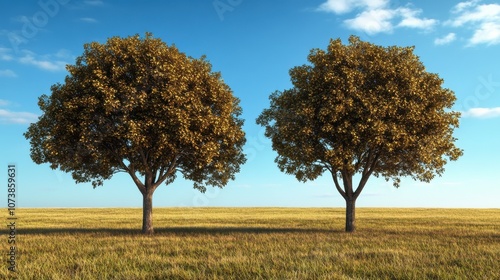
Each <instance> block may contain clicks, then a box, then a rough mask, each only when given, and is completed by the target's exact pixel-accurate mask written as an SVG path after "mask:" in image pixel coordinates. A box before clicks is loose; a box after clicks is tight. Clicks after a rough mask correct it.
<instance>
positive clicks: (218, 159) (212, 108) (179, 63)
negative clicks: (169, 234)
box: [25, 33, 245, 234]
mask: <svg viewBox="0 0 500 280" xmlns="http://www.w3.org/2000/svg"><path fill="white" fill-rule="evenodd" d="M67 70H68V71H69V75H68V76H66V78H65V82H64V84H55V85H53V86H52V87H51V91H52V94H51V95H50V96H47V95H42V96H41V97H40V98H39V102H38V105H39V106H40V109H41V110H42V112H43V114H42V116H41V117H40V118H39V120H38V122H37V123H34V124H31V125H30V127H29V129H28V131H27V132H26V133H25V137H26V138H27V139H29V141H30V144H31V158H32V159H33V161H34V162H35V163H37V164H41V163H50V164H51V165H50V166H51V168H53V169H56V168H60V169H61V170H62V171H65V172H71V173H72V176H73V178H74V180H75V181H76V182H77V183H83V182H92V185H93V186H94V188H95V187H97V186H100V185H102V184H103V181H104V180H107V179H110V178H111V177H112V176H113V175H114V174H115V173H117V172H126V173H128V174H129V175H130V177H131V178H132V180H133V182H134V183H135V185H136V186H137V188H138V189H139V191H140V192H141V194H142V195H143V225H142V231H143V232H144V233H146V234H152V233H153V232H154V230H153V224H152V208H153V204H152V203H153V193H154V191H155V190H156V189H157V188H158V187H159V186H160V185H161V184H162V183H164V182H165V184H170V183H172V182H173V181H174V179H175V178H176V175H177V173H181V174H182V175H183V177H184V178H185V179H188V180H192V181H193V182H194V188H196V189H198V190H200V191H202V192H204V191H205V190H206V188H205V186H206V185H211V186H217V187H221V188H222V187H223V186H225V185H226V184H227V183H228V181H229V180H230V179H231V180H234V174H235V173H237V172H239V170H240V165H241V164H243V163H244V162H245V156H244V154H243V152H242V149H243V145H244V143H245V134H244V132H243V131H242V125H243V120H242V119H240V118H239V116H240V115H241V108H240V107H239V100H238V99H237V98H236V97H234V96H233V94H232V91H231V89H230V88H229V86H227V85H226V84H225V83H224V82H223V80H222V78H221V75H220V73H218V72H212V70H211V64H210V63H209V62H208V61H206V59H205V57H201V58H200V59H194V58H191V57H188V56H186V55H185V54H184V53H182V52H180V51H179V50H178V49H177V48H176V47H175V46H168V45H167V44H166V43H164V42H162V41H161V40H160V39H156V38H153V37H152V34H150V33H146V36H145V37H144V38H140V37H139V35H135V36H131V37H127V38H120V37H113V38H110V39H108V40H107V42H106V43H105V44H100V43H97V42H92V43H90V44H85V45H84V53H83V55H82V56H80V57H78V58H77V59H76V64H75V65H68V66H67Z"/></svg>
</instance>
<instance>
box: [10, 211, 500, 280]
mask: <svg viewBox="0 0 500 280" xmlns="http://www.w3.org/2000/svg"><path fill="white" fill-rule="evenodd" d="M141 211H142V210H141V209H130V208H125V209H115V208H113V209H18V210H17V215H18V217H19V218H18V220H17V236H16V241H17V242H16V246H17V255H16V258H17V272H16V273H11V272H9V271H8V270H7V265H6V262H3V263H4V265H3V268H2V269H1V271H0V278H1V279H9V278H13V277H17V279H500V277H499V276H500V274H499V271H500V262H499V261H498V260H499V259H500V209H379V208H359V209H358V211H357V226H358V231H357V232H356V233H354V234H348V233H345V232H343V226H344V213H345V212H344V211H345V210H344V209H341V208H333V209H332V208H328V209H327V208H156V209H154V214H153V215H154V226H155V230H156V234H155V235H154V236H143V235H141V233H140V228H141V218H142V215H141V214H142V212H141ZM3 240H4V247H3V248H5V249H4V251H5V252H6V253H7V252H8V246H9V245H8V244H7V238H3ZM5 256H6V254H4V258H7V257H5Z"/></svg>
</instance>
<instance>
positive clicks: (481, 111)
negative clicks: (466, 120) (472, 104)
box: [463, 107, 500, 118]
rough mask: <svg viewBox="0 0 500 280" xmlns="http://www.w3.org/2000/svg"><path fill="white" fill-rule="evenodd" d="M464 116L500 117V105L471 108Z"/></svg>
mask: <svg viewBox="0 0 500 280" xmlns="http://www.w3.org/2000/svg"><path fill="white" fill-rule="evenodd" d="M463 116H464V117H471V118H495V117H500V107H495V108H471V109H469V110H468V111H466V112H463Z"/></svg>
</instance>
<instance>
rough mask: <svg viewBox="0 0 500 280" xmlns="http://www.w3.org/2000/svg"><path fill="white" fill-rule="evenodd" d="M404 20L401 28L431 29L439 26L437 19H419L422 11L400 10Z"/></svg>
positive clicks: (400, 24)
mask: <svg viewBox="0 0 500 280" xmlns="http://www.w3.org/2000/svg"><path fill="white" fill-rule="evenodd" d="M397 11H398V12H399V14H400V15H401V17H402V18H403V20H402V21H401V22H400V23H399V24H398V26H401V27H409V28H418V29H430V28H432V27H433V26H434V25H436V24H437V20H435V19H427V18H423V19H422V18H418V17H417V16H418V15H419V14H421V13H422V10H412V9H410V8H399V9H398V10H397Z"/></svg>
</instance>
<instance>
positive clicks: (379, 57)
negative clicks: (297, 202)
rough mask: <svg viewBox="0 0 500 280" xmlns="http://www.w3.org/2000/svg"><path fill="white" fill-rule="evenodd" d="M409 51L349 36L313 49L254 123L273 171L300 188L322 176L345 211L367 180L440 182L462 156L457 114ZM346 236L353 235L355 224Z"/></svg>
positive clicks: (449, 95) (436, 81) (448, 96)
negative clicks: (262, 133)
mask: <svg viewBox="0 0 500 280" xmlns="http://www.w3.org/2000/svg"><path fill="white" fill-rule="evenodd" d="M413 50H414V48H413V47H397V46H390V47H383V46H377V45H374V44H371V43H369V42H364V41H361V40H360V39H359V38H358V37H355V36H351V37H350V38H349V44H347V45H343V44H342V42H341V40H340V39H337V40H331V41H330V44H329V45H328V48H327V50H326V51H325V50H321V49H313V50H312V51H311V53H310V54H309V56H308V61H309V62H310V63H311V64H310V65H302V66H297V67H294V68H292V69H291V70H290V77H291V81H292V84H293V87H292V88H291V89H287V90H283V91H276V92H274V93H273V94H272V95H271V96H270V101H271V104H270V107H269V108H267V109H265V110H264V111H263V112H262V113H261V115H260V116H259V118H258V119H257V123H258V124H260V125H262V126H265V127H266V136H267V137H269V138H271V139H272V145H273V149H274V150H276V151H277V153H278V156H277V157H276V163H277V165H278V167H279V168H280V170H281V171H282V172H285V173H287V174H293V175H295V177H296V178H297V179H298V180H299V181H304V182H305V181H307V180H314V179H316V178H317V177H318V176H320V175H321V174H323V172H324V171H329V172H330V173H331V174H332V177H333V181H334V184H335V187H336V189H337V190H338V191H339V193H340V194H341V195H342V196H343V197H344V198H345V199H346V202H349V201H351V202H352V204H353V205H352V208H354V202H355V200H356V198H357V197H358V196H359V194H360V193H361V191H362V190H363V188H364V186H365V184H366V182H367V180H368V178H369V177H370V176H371V175H372V174H373V175H374V176H377V177H378V176H382V177H384V178H386V179H387V180H392V181H393V182H394V185H395V186H399V183H400V178H401V177H403V176H410V177H412V178H413V179H416V180H420V181H424V182H429V181H430V180H432V179H433V178H434V177H435V176H436V175H441V174H442V173H443V172H444V166H445V164H446V163H447V161H448V160H457V159H458V158H459V157H460V155H462V150H460V149H459V148H457V147H456V146H455V144H454V142H455V140H456V139H455V138H454V137H453V131H454V128H456V127H458V125H459V117H460V113H458V112H453V111H451V110H449V108H451V107H452V106H453V104H454V101H455V99H456V98H455V95H454V93H453V91H451V90H450V89H446V88H443V87H442V84H443V80H442V79H441V78H440V77H439V76H438V75H437V74H434V73H429V72H427V71H426V70H425V67H424V65H423V64H422V62H421V61H420V60H419V57H418V56H416V55H415V54H414V53H413ZM355 174H359V175H360V176H361V179H360V182H359V184H358V186H357V188H353V182H352V180H353V176H354V175H355ZM340 183H342V185H341V184H340ZM347 206H348V208H349V205H347ZM348 212H349V209H348ZM352 215H354V214H353V213H352ZM347 218H348V217H347ZM352 218H353V217H352ZM346 230H348V231H353V230H354V219H352V224H351V226H350V227H349V228H348V225H347V223H346Z"/></svg>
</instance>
